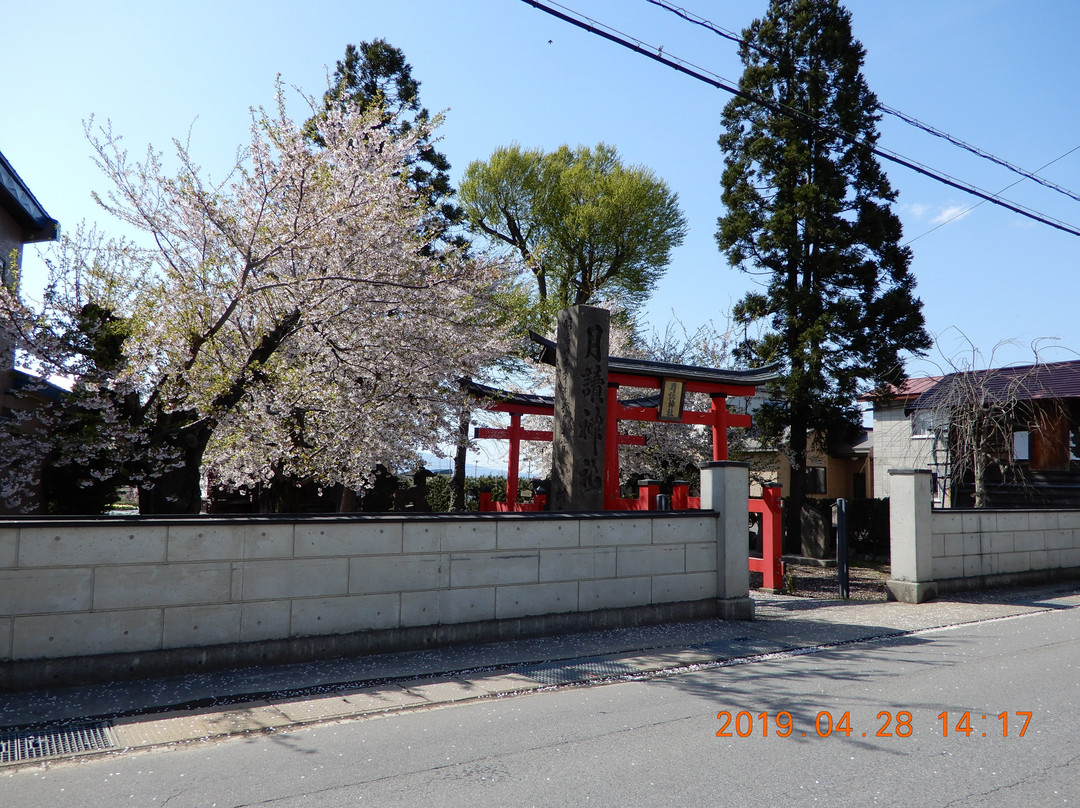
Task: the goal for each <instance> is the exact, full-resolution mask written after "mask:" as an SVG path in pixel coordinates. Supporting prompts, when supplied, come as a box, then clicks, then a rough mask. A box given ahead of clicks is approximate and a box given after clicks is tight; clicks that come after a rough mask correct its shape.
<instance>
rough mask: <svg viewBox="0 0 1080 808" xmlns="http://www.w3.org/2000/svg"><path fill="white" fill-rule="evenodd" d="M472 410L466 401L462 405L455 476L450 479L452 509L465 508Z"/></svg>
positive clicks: (457, 510) (461, 509)
mask: <svg viewBox="0 0 1080 808" xmlns="http://www.w3.org/2000/svg"><path fill="white" fill-rule="evenodd" d="M471 420H472V410H471V409H469V407H468V406H467V405H465V404H464V403H463V404H462V405H461V418H460V420H459V421H458V440H457V452H456V453H455V454H454V476H453V478H452V479H451V480H450V510H451V511H452V512H460V511H464V510H465V466H466V461H467V459H468V453H469V422H470V421H471Z"/></svg>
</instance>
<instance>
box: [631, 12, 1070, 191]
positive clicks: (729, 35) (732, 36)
mask: <svg viewBox="0 0 1080 808" xmlns="http://www.w3.org/2000/svg"><path fill="white" fill-rule="evenodd" d="M647 2H649V3H651V4H652V5H654V6H659V7H660V8H662V9H664V10H665V11H669V12H671V13H672V14H674V15H675V16H677V17H681V18H682V19H684V20H686V21H687V22H689V23H692V24H694V25H699V26H701V27H702V28H705V29H707V30H709V31H712V32H713V33H714V34H717V35H718V36H721V37H723V38H724V39H729V40H731V41H732V42H735V43H737V44H739V45H743V46H745V47H748V48H752V49H753V50H755V51H757V52H758V53H760V54H762V55H763V56H766V57H768V58H770V59H772V58H775V57H774V55H773V54H772V53H770V52H769V51H768V50H766V49H765V48H762V47H760V46H758V45H755V44H753V43H751V42H747V41H746V40H745V39H743V38H742V37H741V36H739V35H738V34H736V33H734V32H732V31H729V30H727V29H726V28H721V27H720V26H719V25H717V24H716V23H714V22H712V21H711V20H708V19H706V18H704V17H701V16H698V15H697V14H694V13H693V12H691V11H687V10H686V9H684V8H680V7H679V6H675V5H672V4H671V3H667V2H664V0H647ZM877 107H878V109H880V110H881V111H882V112H884V113H886V114H887V115H892V116H893V117H895V118H898V119H900V120H901V121H903V122H904V123H906V124H908V125H909V126H913V127H915V128H916V129H920V130H922V131H923V132H926V133H927V134H930V135H933V136H934V137H939V138H941V139H942V140H945V141H947V142H949V143H951V144H952V145H954V146H957V147H958V148H961V149H964V150H965V151H968V152H970V153H971V154H974V155H976V156H978V157H982V158H983V159H984V160H989V161H990V162H992V163H994V164H996V165H999V166H1001V167H1002V168H1005V169H1008V170H1009V171H1011V172H1013V173H1014V174H1019V175H1020V176H1021V177H1024V178H1025V179H1029V180H1031V181H1033V182H1037V183H1038V184H1039V185H1041V186H1043V187H1044V188H1049V189H1050V190H1052V191H1057V192H1058V193H1060V194H1064V195H1065V196H1067V197H1069V198H1070V199H1073V200H1075V201H1077V202H1080V194H1077V193H1076V192H1075V191H1070V190H1069V189H1068V188H1065V187H1062V186H1061V185H1058V184H1057V183H1054V182H1050V181H1049V180H1046V179H1043V178H1042V177H1040V176H1038V172H1039V171H1042V170H1043V169H1042V168H1040V169H1038V171H1025V170H1024V169H1022V168H1020V167H1019V166H1016V165H1013V164H1012V163H1010V162H1009V161H1008V160H1004V159H1002V158H1001V157H997V156H995V155H993V154H991V153H990V152H988V151H986V150H985V149H980V148H979V147H978V146H973V145H972V144H970V143H967V142H966V141H964V140H961V139H960V138H958V137H956V136H955V135H950V134H949V133H948V132H944V131H942V130H940V129H938V128H937V127H935V126H931V125H930V124H928V123H923V122H922V121H920V120H919V119H918V118H915V117H913V116H911V115H908V114H907V113H905V112H901V111H900V110H898V109H895V108H893V107H890V106H888V105H886V104H882V103H880V102H879V103H878V105H877ZM1077 148H1080V146H1078V147H1077ZM1070 154H1071V152H1070ZM1055 162H1056V161H1055ZM1047 165H1049V163H1048V164H1047ZM1043 168H1046V166H1043ZM1013 184H1014V185H1015V183H1013ZM1008 187H1010V188H1011V187H1012V185H1010V186H1008Z"/></svg>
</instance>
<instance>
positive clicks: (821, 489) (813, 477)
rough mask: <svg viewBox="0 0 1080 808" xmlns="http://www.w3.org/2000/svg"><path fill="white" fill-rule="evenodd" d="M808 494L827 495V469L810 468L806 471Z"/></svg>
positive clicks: (819, 467) (821, 467)
mask: <svg viewBox="0 0 1080 808" xmlns="http://www.w3.org/2000/svg"><path fill="white" fill-rule="evenodd" d="M806 493H808V494H820V495H822V496H824V494H825V468H824V467H823V466H810V467H809V468H808V469H807V470H806Z"/></svg>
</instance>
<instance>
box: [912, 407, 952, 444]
mask: <svg viewBox="0 0 1080 808" xmlns="http://www.w3.org/2000/svg"><path fill="white" fill-rule="evenodd" d="M948 427H949V419H948V416H946V415H945V413H943V412H940V411H938V410H915V412H913V413H912V414H911V437H913V438H936V437H939V436H940V435H942V434H944V432H945V430H946V429H948Z"/></svg>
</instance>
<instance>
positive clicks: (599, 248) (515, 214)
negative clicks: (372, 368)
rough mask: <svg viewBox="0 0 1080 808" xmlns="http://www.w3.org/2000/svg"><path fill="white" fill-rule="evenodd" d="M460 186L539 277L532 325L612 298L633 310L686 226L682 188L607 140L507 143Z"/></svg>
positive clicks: (474, 209)
mask: <svg viewBox="0 0 1080 808" xmlns="http://www.w3.org/2000/svg"><path fill="white" fill-rule="evenodd" d="M459 196H460V199H461V204H462V207H463V208H464V210H465V214H466V216H467V217H468V222H469V225H470V227H471V228H472V229H473V230H474V231H475V232H478V233H482V234H484V235H485V236H487V237H488V238H489V239H490V240H491V241H493V242H494V243H496V244H499V245H503V246H505V247H507V248H508V249H510V250H511V251H512V252H513V253H514V254H515V255H516V256H517V258H518V259H520V261H521V262H522V264H523V265H524V266H525V267H526V268H527V269H528V271H529V272H531V274H532V276H533V277H534V279H535V282H536V288H535V296H534V297H533V298H532V302H531V306H530V310H529V312H528V313H527V317H526V319H527V320H530V322H529V323H528V324H529V325H530V326H536V325H539V326H541V327H547V326H549V325H550V324H551V323H552V322H553V321H554V315H555V313H556V312H557V311H558V310H559V309H562V308H565V307H566V306H571V305H575V304H579V303H597V302H600V301H602V300H617V301H619V303H620V304H621V306H622V308H623V309H624V310H626V311H627V312H628V313H630V314H632V313H633V312H634V310H635V309H637V308H638V307H640V305H641V304H642V303H643V302H644V301H645V300H646V299H647V298H648V296H649V294H650V293H651V292H652V290H653V288H654V287H655V286H656V284H657V282H658V281H659V279H660V278H661V276H662V275H663V274H664V272H665V270H666V269H667V265H668V262H669V261H670V258H671V251H672V250H673V249H675V248H676V247H678V246H679V245H680V244H681V243H682V240H683V238H684V237H685V235H686V220H685V219H684V218H683V215H682V212H681V211H680V210H679V205H678V196H677V195H676V194H675V193H673V192H672V191H671V190H670V189H669V188H668V186H667V184H666V183H665V182H664V181H663V180H661V179H660V178H658V177H657V176H656V174H655V173H654V172H653V171H652V170H651V169H648V168H646V167H644V166H628V165H624V164H623V162H622V161H621V160H620V159H619V155H618V153H617V152H616V150H615V149H614V148H613V147H611V146H608V145H606V144H603V143H600V144H598V145H597V146H596V147H595V148H589V147H586V146H579V147H578V148H576V149H571V148H570V147H569V146H561V147H559V148H558V149H556V150H555V151H553V152H550V153H545V152H544V151H543V150H541V149H522V148H521V147H520V146H517V145H512V146H508V147H504V148H500V149H497V150H496V151H495V152H494V153H493V154H492V155H491V157H490V158H488V160H487V161H476V162H474V163H471V164H470V165H469V167H468V168H467V169H466V171H465V175H464V177H463V179H462V182H461V189H460V194H459Z"/></svg>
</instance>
